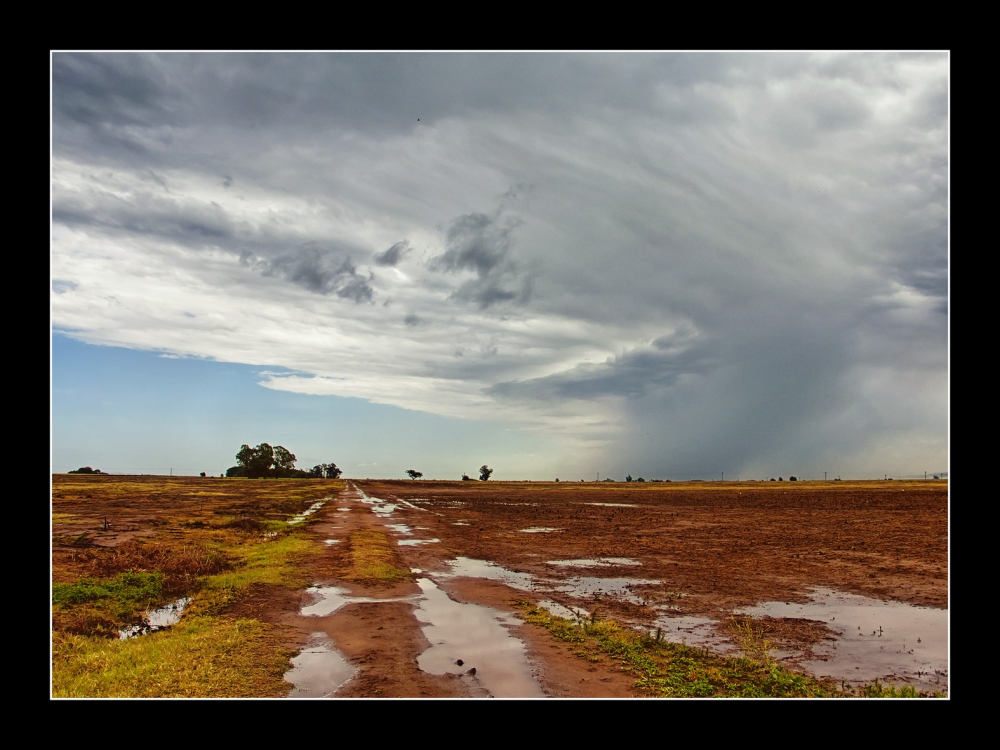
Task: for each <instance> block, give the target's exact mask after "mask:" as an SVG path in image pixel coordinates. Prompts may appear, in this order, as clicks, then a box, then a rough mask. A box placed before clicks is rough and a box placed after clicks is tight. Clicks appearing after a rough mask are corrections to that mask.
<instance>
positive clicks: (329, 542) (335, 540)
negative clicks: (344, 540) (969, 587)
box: [323, 539, 340, 544]
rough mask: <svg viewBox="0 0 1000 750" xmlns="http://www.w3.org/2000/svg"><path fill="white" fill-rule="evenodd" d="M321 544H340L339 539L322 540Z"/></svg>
mask: <svg viewBox="0 0 1000 750" xmlns="http://www.w3.org/2000/svg"><path fill="white" fill-rule="evenodd" d="M323 544H340V540H339V539H324V540H323Z"/></svg>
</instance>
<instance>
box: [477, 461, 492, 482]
mask: <svg viewBox="0 0 1000 750" xmlns="http://www.w3.org/2000/svg"><path fill="white" fill-rule="evenodd" d="M492 473H493V469H491V468H490V467H489V466H487V465H486V464H483V465H482V466H480V467H479V481H480V482H485V481H486V480H487V479H489V478H490V474H492Z"/></svg>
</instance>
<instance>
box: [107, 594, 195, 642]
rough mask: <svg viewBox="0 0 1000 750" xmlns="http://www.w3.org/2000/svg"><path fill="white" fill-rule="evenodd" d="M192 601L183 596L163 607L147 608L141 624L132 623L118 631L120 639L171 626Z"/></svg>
mask: <svg viewBox="0 0 1000 750" xmlns="http://www.w3.org/2000/svg"><path fill="white" fill-rule="evenodd" d="M190 601H191V599H190V598H189V597H183V598H181V599H178V600H177V601H174V602H170V604H167V605H165V606H163V607H159V608H157V609H149V610H146V614H145V615H143V621H142V622H141V623H140V624H139V625H132V626H130V627H127V628H125V629H123V630H119V631H118V640H120V641H123V640H125V639H126V638H135V637H136V636H137V635H146V634H148V633H155V632H156V631H157V630H163V629H164V628H169V627H170V626H171V625H174V624H175V623H176V622H177V621H178V620H180V619H181V615H182V614H184V607H186V606H187V604H188V602H190Z"/></svg>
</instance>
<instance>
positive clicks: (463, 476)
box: [462, 474, 472, 482]
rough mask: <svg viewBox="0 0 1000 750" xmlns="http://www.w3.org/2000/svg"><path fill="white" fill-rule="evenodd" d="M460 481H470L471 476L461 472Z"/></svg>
mask: <svg viewBox="0 0 1000 750" xmlns="http://www.w3.org/2000/svg"><path fill="white" fill-rule="evenodd" d="M462 481H463V482H471V481H472V477H470V476H469V475H468V474H462Z"/></svg>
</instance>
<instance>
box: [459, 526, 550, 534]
mask: <svg viewBox="0 0 1000 750" xmlns="http://www.w3.org/2000/svg"><path fill="white" fill-rule="evenodd" d="M455 525H456V526H457V525H458V524H455ZM468 525H469V524H465V526H468ZM550 531H565V529H557V528H555V527H553V526H531V527H529V528H527V529H521V533H522V534H548V533H549V532H550Z"/></svg>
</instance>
